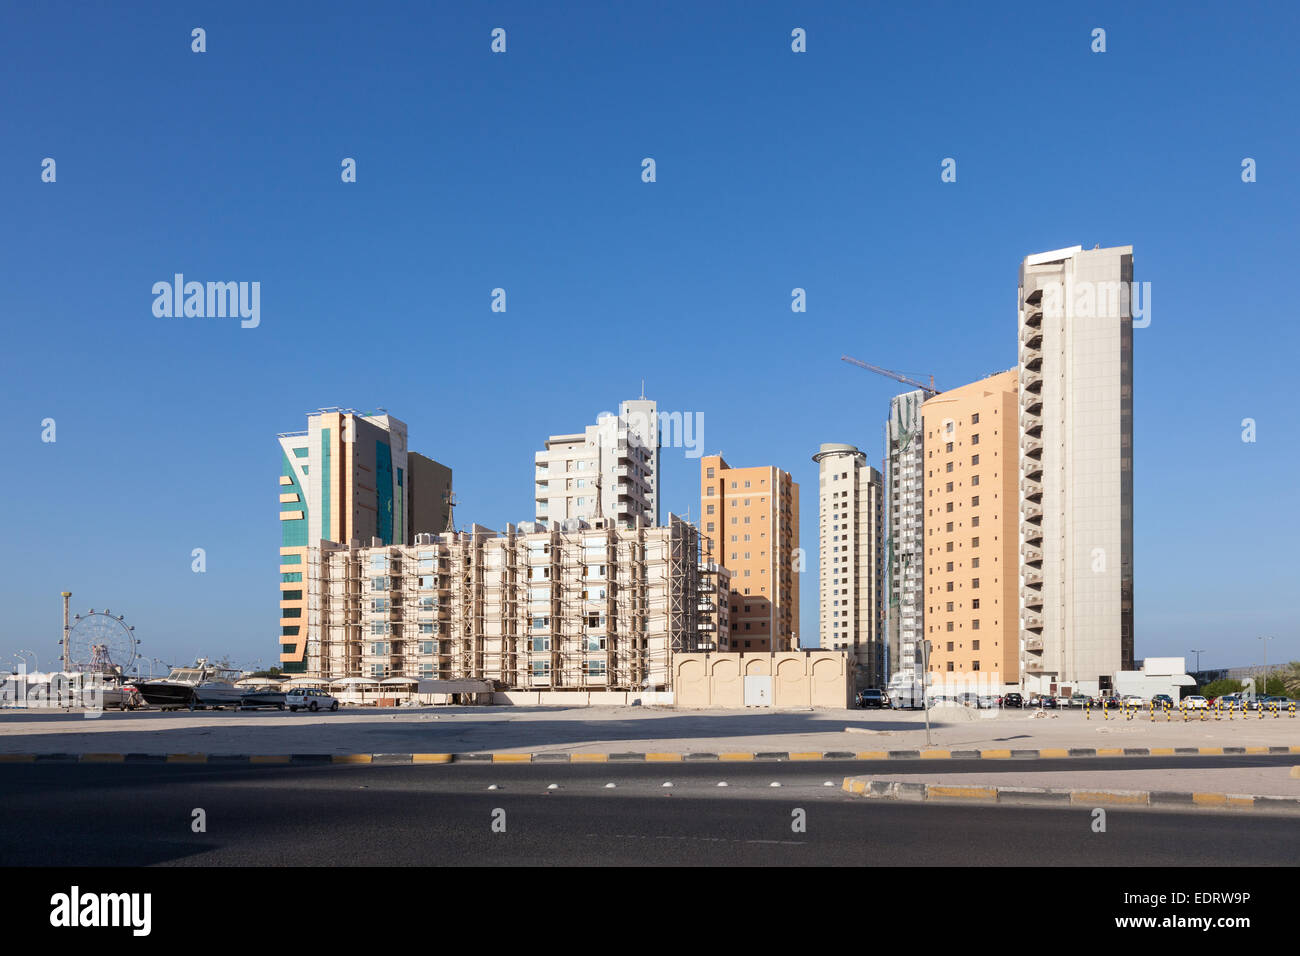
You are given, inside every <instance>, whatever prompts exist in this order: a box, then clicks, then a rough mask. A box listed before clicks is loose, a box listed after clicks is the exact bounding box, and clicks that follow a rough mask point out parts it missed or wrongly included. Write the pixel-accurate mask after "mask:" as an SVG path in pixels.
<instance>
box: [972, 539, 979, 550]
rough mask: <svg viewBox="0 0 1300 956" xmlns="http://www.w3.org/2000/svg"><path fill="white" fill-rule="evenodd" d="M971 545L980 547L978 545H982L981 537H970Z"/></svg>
mask: <svg viewBox="0 0 1300 956" xmlns="http://www.w3.org/2000/svg"><path fill="white" fill-rule="evenodd" d="M970 546H971V547H972V548H978V547H979V546H980V539H979V538H971V539H970Z"/></svg>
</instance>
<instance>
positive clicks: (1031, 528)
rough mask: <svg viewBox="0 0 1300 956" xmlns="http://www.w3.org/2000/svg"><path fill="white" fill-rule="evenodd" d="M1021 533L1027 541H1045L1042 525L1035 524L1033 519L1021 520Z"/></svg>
mask: <svg viewBox="0 0 1300 956" xmlns="http://www.w3.org/2000/svg"><path fill="white" fill-rule="evenodd" d="M1040 510H1041V509H1040ZM1020 534H1021V536H1022V537H1023V538H1024V539H1025V541H1026V542H1028V543H1030V544H1039V545H1041V544H1042V542H1043V528H1042V525H1037V524H1034V523H1033V522H1032V521H1022V522H1020Z"/></svg>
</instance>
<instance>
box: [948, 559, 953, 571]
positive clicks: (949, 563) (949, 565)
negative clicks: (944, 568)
mask: <svg viewBox="0 0 1300 956" xmlns="http://www.w3.org/2000/svg"><path fill="white" fill-rule="evenodd" d="M948 570H949V571H951V570H952V562H951V561H949V562H948Z"/></svg>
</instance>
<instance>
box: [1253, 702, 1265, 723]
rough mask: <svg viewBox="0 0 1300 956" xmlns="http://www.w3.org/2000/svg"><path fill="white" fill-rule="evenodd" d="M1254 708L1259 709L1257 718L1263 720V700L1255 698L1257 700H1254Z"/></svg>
mask: <svg viewBox="0 0 1300 956" xmlns="http://www.w3.org/2000/svg"><path fill="white" fill-rule="evenodd" d="M1255 708H1256V709H1257V710H1258V711H1259V719H1260V720H1263V719H1264V702H1263V701H1262V700H1257V701H1255Z"/></svg>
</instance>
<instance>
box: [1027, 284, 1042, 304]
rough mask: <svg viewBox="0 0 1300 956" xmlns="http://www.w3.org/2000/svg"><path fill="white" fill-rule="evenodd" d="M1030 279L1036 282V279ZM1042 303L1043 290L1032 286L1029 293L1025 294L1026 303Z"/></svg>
mask: <svg viewBox="0 0 1300 956" xmlns="http://www.w3.org/2000/svg"><path fill="white" fill-rule="evenodd" d="M1029 281H1030V282H1034V281H1036V280H1034V279H1030V280H1029ZM1042 303H1043V290H1042V289H1039V288H1036V287H1033V286H1031V287H1030V291H1029V294H1028V295H1027V296H1025V305H1026V306H1038V305H1042Z"/></svg>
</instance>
